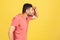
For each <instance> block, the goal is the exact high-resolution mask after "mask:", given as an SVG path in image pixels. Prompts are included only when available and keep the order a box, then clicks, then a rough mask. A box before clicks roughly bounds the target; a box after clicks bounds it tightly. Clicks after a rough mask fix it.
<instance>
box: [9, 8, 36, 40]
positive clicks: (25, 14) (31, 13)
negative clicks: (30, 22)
mask: <svg viewBox="0 0 60 40" xmlns="http://www.w3.org/2000/svg"><path fill="white" fill-rule="evenodd" d="M32 10H33V11H32ZM34 12H35V13H34ZM28 15H32V16H33V17H32V19H35V18H37V14H36V8H34V7H31V8H30V9H27V10H26V12H25V13H24V14H22V15H21V16H24V17H25V18H27V17H28ZM14 30H15V27H14V26H10V28H9V40H14V37H13V32H14Z"/></svg>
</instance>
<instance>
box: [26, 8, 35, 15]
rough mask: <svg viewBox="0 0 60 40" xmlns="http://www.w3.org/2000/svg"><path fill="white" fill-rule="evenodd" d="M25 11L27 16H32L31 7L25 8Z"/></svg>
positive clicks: (32, 10)
mask: <svg viewBox="0 0 60 40" xmlns="http://www.w3.org/2000/svg"><path fill="white" fill-rule="evenodd" d="M26 13H27V15H28V16H32V15H33V14H34V9H33V8H32V7H30V8H28V9H27V10H26Z"/></svg>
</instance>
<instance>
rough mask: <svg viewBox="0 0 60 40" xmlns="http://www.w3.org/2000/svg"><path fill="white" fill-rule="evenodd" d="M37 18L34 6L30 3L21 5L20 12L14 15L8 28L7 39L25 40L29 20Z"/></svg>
mask: <svg viewBox="0 0 60 40" xmlns="http://www.w3.org/2000/svg"><path fill="white" fill-rule="evenodd" d="M35 18H37V14H36V8H34V7H33V6H32V5H31V4H29V3H26V4H24V5H23V10H22V14H20V13H19V14H18V15H16V16H15V17H14V18H13V20H12V23H11V26H10V28H9V40H27V29H28V23H29V21H30V20H32V19H35Z"/></svg>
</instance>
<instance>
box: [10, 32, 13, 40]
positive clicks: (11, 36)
mask: <svg viewBox="0 0 60 40" xmlns="http://www.w3.org/2000/svg"><path fill="white" fill-rule="evenodd" d="M9 40H13V32H9Z"/></svg>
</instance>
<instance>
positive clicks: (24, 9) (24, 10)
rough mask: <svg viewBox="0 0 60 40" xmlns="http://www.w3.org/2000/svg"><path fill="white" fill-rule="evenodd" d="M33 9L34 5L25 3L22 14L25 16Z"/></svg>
mask: <svg viewBox="0 0 60 40" xmlns="http://www.w3.org/2000/svg"><path fill="white" fill-rule="evenodd" d="M30 7H32V4H29V3H25V4H24V5H23V9H22V14H24V13H25V12H26V9H28V8H30Z"/></svg>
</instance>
